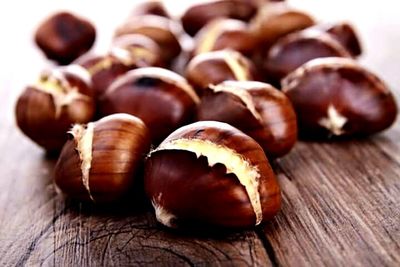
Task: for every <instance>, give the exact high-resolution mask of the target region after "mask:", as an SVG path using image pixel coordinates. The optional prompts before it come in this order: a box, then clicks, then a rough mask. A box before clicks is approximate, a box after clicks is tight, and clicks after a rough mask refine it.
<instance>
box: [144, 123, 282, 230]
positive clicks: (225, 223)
mask: <svg viewBox="0 0 400 267" xmlns="http://www.w3.org/2000/svg"><path fill="white" fill-rule="evenodd" d="M144 183H145V191H146V193H147V195H148V197H149V199H150V200H151V202H152V204H153V207H154V209H155V213H156V217H157V220H158V221H159V222H160V223H162V224H163V225H165V226H167V227H179V226H183V225H191V224H195V225H198V226H205V225H213V226H217V227H229V228H247V227H252V226H255V225H258V224H260V223H261V222H263V221H266V220H268V219H271V218H272V217H273V216H274V215H275V214H276V213H277V212H278V211H279V209H280V203H281V195H280V188H279V184H278V183H277V180H276V177H275V174H274V173H273V171H272V168H271V166H270V165H269V162H268V159H267V158H266V156H265V154H264V152H263V150H262V148H261V147H260V145H259V144H258V143H257V142H256V141H255V140H254V139H252V138H251V137H249V136H248V135H246V134H244V133H243V132H241V131H240V130H238V129H236V128H234V127H233V126H230V125H229V124H226V123H222V122H215V121H203V122H196V123H193V124H190V125H187V126H184V127H182V128H180V129H178V130H176V131H175V132H173V133H172V134H171V135H170V136H168V137H167V139H165V140H164V141H163V142H162V143H161V144H160V145H159V146H158V147H157V148H156V149H154V150H153V151H151V152H150V154H149V155H148V157H147V159H146V162H145V179H144Z"/></svg>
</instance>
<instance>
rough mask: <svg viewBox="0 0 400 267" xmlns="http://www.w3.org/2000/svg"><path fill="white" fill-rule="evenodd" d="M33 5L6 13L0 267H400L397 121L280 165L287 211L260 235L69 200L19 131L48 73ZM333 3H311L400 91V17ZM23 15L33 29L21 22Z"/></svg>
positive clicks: (383, 8) (384, 6) (384, 7)
mask: <svg viewBox="0 0 400 267" xmlns="http://www.w3.org/2000/svg"><path fill="white" fill-rule="evenodd" d="M25 2H26V1H25ZM25 2H24V1H16V2H13V3H14V5H11V6H10V5H8V3H7V5H8V6H5V5H6V4H2V8H1V10H2V11H3V13H4V15H5V18H4V16H3V18H2V20H4V21H1V22H2V23H1V25H3V26H2V27H4V28H1V32H0V33H1V36H3V38H2V40H3V42H4V45H5V48H4V47H3V48H2V51H1V53H0V55H1V56H2V57H1V58H2V67H1V70H2V73H0V77H1V78H0V82H1V84H0V85H1V89H0V99H1V106H0V118H1V120H0V127H1V128H0V149H1V151H2V156H1V157H0V266H15V265H17V266H23V265H27V266H37V265H44V266H89V265H90V266H98V265H105V266H111V265H116V266H126V265H145V266H146V265H155V266H211V265H212V266H275V265H282V266H321V265H326V266H400V123H399V122H397V123H396V125H395V126H394V127H393V128H391V129H390V130H389V131H387V132H385V133H383V134H380V135H377V136H375V137H371V138H368V139H365V140H355V141H351V142H350V141H348V142H337V143H329V142H326V143H314V142H307V143H305V142H299V143H298V144H297V146H296V148H295V149H294V151H293V152H292V153H291V154H290V155H288V156H287V157H285V158H283V159H281V160H279V161H277V162H276V163H274V168H275V170H276V173H277V176H278V179H279V182H280V184H281V186H282V191H283V208H282V211H281V212H280V213H279V215H278V216H276V218H274V219H273V220H272V221H270V222H268V223H267V224H266V225H265V226H263V227H258V228H256V229H255V230H254V231H245V232H237V233H225V234H215V233H214V234H212V233H208V234H207V233H182V232H172V231H168V230H165V229H163V228H162V227H160V226H159V225H158V224H157V223H156V220H155V217H154V215H153V212H152V211H150V210H142V211H138V210H137V209H135V208H133V205H134V203H129V205H127V206H124V207H123V206H121V207H113V208H98V207H93V206H90V205H83V204H79V203H75V202H71V201H69V200H65V199H64V198H63V197H62V196H61V195H60V194H57V192H56V190H55V187H54V185H53V180H52V169H53V166H54V161H53V160H49V159H46V158H45V156H44V153H43V152H42V150H41V149H40V148H38V147H37V146H35V145H34V144H32V143H31V142H30V141H29V140H28V139H27V138H25V137H24V136H23V135H22V134H21V133H20V132H19V130H18V129H17V128H16V127H15V125H14V118H13V108H14V103H15V99H16V97H17V95H18V94H19V92H20V91H21V90H22V88H23V86H24V84H26V83H28V82H29V81H31V80H33V79H34V77H35V76H36V74H37V73H38V72H39V71H40V69H41V68H42V67H43V66H44V65H45V63H44V61H43V58H41V56H40V54H39V53H38V52H37V50H36V49H35V48H34V47H33V46H32V45H31V43H30V41H29V39H30V38H31V33H32V27H33V26H35V25H36V23H37V21H36V20H37V19H38V17H42V15H43V14H46V13H47V12H48V11H49V10H50V8H48V10H46V9H40V8H39V9H36V10H38V11H37V12H36V13H35V12H32V14H30V10H31V9H30V8H35V6H34V5H33V2H32V3H29V4H26V5H28V6H27V7H25V8H24V9H23V10H21V9H20V5H21V4H25ZM39 2H40V3H41V4H43V3H42V2H45V1H39ZM65 2H67V1H65ZM65 2H62V3H64V5H65ZM76 2H77V1H75V2H74V1H72V4H70V5H72V6H74V5H75V6H74V7H77V3H76ZM297 2H300V1H297ZM320 2H321V1H320ZM325 2H326V1H324V4H323V5H322V4H321V3H317V1H316V0H314V1H312V0H309V1H306V0H304V3H302V4H303V5H304V6H306V7H309V8H310V10H311V11H313V13H314V14H316V15H319V16H320V18H321V19H323V18H324V16H325V15H326V17H327V18H329V19H332V18H340V17H341V16H343V17H344V18H348V19H350V20H351V21H353V23H354V24H356V26H357V27H358V28H359V31H360V32H361V35H362V37H363V40H364V43H365V44H366V49H367V51H366V53H367V55H366V56H365V57H364V59H363V63H364V64H365V65H367V66H369V67H370V68H371V69H373V70H375V71H376V72H378V73H379V74H380V75H382V76H383V77H384V78H385V79H386V80H387V81H388V83H389V84H390V85H391V87H392V88H393V89H395V90H399V89H398V88H400V78H399V77H400V75H399V74H398V72H399V67H400V63H398V62H400V58H399V57H400V56H399V54H400V53H398V52H399V50H398V43H399V42H400V34H399V32H397V31H398V29H399V24H400V19H399V18H398V16H397V15H396V12H395V11H393V8H394V10H396V7H395V6H393V5H392V6H390V3H391V1H389V0H382V1H379V3H378V4H376V2H375V3H372V2H373V1H370V2H371V3H364V2H367V1H364V2H363V3H362V4H363V5H364V6H363V7H362V8H361V9H359V10H358V12H355V11H354V8H355V7H358V5H361V3H360V2H359V1H344V0H341V1H331V2H332V3H325ZM348 2H353V3H348ZM354 2H355V3H354ZM35 3H36V2H35ZM48 3H50V1H48ZM83 3H85V5H88V2H83ZM314 4H315V5H314ZM103 5H104V4H103ZM125 5H127V4H126V3H125ZM341 5H342V6H341ZM344 5H346V6H347V7H348V8H349V9H350V10H353V11H351V12H350V11H349V10H348V9H343V7H344ZM375 5H376V6H375ZM50 6H52V8H54V6H56V4H54V3H53V4H51V5H50ZM313 6H314V9H313ZM335 8H336V9H337V10H336V11H335ZM83 9H84V10H85V12H87V14H91V15H90V16H93V18H97V19H100V18H103V19H104V14H103V13H101V12H100V11H97V13H96V12H94V13H93V14H97V15H93V14H92V13H90V12H89V10H90V8H88V7H86V9H85V8H83ZM32 10H34V9H32ZM122 10H124V11H125V12H126V9H123V8H120V11H122ZM375 10H377V11H376V12H375ZM17 11H20V12H22V13H19V14H22V15H23V16H26V17H25V18H26V19H25V20H21V21H19V20H18V18H20V17H17V18H15V17H13V16H14V15H13V14H16V13H13V12H17ZM83 13H84V12H83ZM100 13H101V14H100ZM7 14H8V15H7ZM29 14H30V15H29ZM332 14H338V15H337V17H335V16H333V15H332ZM350 14H353V15H352V16H350ZM96 16H97V17H96ZM8 19H9V21H8V24H7V23H5V20H8ZM18 21H19V22H18ZM103 24H104V22H103ZM103 24H102V25H103ZM110 27H111V26H110ZM11 33H13V37H11ZM7 34H8V35H7ZM5 36H10V39H7V38H4V37H5ZM4 40H8V41H9V40H11V41H12V42H8V41H4ZM3 74H4V75H3ZM396 94H397V97H398V96H399V91H396ZM130 205H132V206H130Z"/></svg>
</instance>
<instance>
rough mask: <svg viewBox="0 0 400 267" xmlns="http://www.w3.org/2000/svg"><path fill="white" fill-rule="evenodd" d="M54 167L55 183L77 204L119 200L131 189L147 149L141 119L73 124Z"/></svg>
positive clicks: (120, 117) (128, 117) (127, 117)
mask: <svg viewBox="0 0 400 267" xmlns="http://www.w3.org/2000/svg"><path fill="white" fill-rule="evenodd" d="M69 135H70V140H68V141H67V143H66V144H65V146H64V147H63V150H62V152H61V154H60V157H59V159H58V162H57V164H56V167H55V182H56V184H57V186H58V187H59V188H60V189H61V191H62V192H64V193H65V194H66V195H67V196H69V197H71V198H75V199H78V200H81V201H93V202H95V203H108V202H113V201H117V200H119V199H120V198H121V197H123V196H124V195H125V194H126V193H127V192H128V191H129V190H130V189H131V187H132V184H133V183H134V182H135V179H137V178H138V177H135V174H138V172H139V171H140V170H141V169H142V165H143V160H144V157H145V155H146V153H148V151H149V150H150V138H149V134H148V129H147V127H146V125H145V124H144V123H143V121H142V120H140V119H139V118H136V117H134V116H131V115H128V114H114V115H111V116H108V117H105V118H102V119H100V120H99V121H96V122H90V123H88V124H76V125H74V126H73V127H72V129H71V130H70V131H69Z"/></svg>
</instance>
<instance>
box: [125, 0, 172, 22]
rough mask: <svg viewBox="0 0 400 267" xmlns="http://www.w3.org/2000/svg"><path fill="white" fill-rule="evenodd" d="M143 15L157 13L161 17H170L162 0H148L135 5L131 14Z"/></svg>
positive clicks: (134, 15)
mask: <svg viewBox="0 0 400 267" xmlns="http://www.w3.org/2000/svg"><path fill="white" fill-rule="evenodd" d="M143 15H156V16H161V17H166V18H170V17H171V16H170V15H169V13H168V11H167V9H166V8H165V6H164V4H163V2H162V1H161V0H147V1H146V2H143V3H140V4H138V5H136V6H135V8H134V9H133V10H132V12H131V14H130V16H131V17H138V16H143Z"/></svg>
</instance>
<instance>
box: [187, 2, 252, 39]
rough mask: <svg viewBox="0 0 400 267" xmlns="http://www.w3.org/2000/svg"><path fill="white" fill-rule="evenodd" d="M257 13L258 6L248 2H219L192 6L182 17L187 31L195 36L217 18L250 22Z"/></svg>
mask: <svg viewBox="0 0 400 267" xmlns="http://www.w3.org/2000/svg"><path fill="white" fill-rule="evenodd" d="M256 12H257V5H256V4H255V3H252V2H250V1H246V0H217V1H215V0H214V1H209V2H206V3H200V4H196V5H193V6H191V7H190V8H189V9H187V10H186V11H185V13H184V14H183V16H182V17H181V22H182V26H183V28H184V29H185V31H186V32H187V33H188V34H189V35H191V36H194V35H195V34H196V33H197V32H198V31H199V30H200V29H201V28H203V27H204V26H205V25H206V24H207V23H208V22H210V21H211V20H213V19H216V18H232V19H239V20H243V21H248V20H250V19H251V18H252V17H253V16H254V15H255V14H256Z"/></svg>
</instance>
